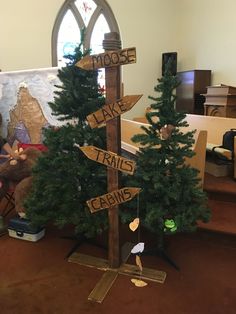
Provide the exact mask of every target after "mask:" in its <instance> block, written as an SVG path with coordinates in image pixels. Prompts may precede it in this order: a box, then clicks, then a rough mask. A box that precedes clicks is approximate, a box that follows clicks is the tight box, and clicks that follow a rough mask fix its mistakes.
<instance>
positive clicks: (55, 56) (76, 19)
mask: <svg viewBox="0 0 236 314" xmlns="http://www.w3.org/2000/svg"><path fill="white" fill-rule="evenodd" d="M84 27H85V28H86V32H85V39H84V49H88V48H90V49H91V51H92V53H100V52H102V51H103V48H102V41H103V38H104V34H105V33H108V32H117V33H119V28H118V25H117V22H116V19H115V17H114V14H113V13H112V10H111V8H110V7H109V5H108V4H107V2H106V1H105V0H66V1H65V2H64V4H63V5H62V7H61V9H60V11H59V13H58V15H57V18H56V21H55V24H54V28H53V32H52V66H59V67H61V66H64V65H65V59H64V58H63V56H64V55H65V54H68V53H70V52H73V51H74V48H75V46H76V45H77V44H78V43H79V42H80V31H81V29H83V28H84Z"/></svg>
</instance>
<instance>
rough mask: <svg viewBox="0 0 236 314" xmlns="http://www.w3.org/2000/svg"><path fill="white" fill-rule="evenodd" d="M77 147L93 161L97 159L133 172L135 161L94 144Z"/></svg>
mask: <svg viewBox="0 0 236 314" xmlns="http://www.w3.org/2000/svg"><path fill="white" fill-rule="evenodd" d="M79 148H80V149H81V150H82V152H83V153H84V154H85V155H86V156H87V157H88V158H89V159H92V160H94V161H97V162H99V163H101V164H103V165H105V166H108V167H111V168H114V169H117V170H120V171H123V172H126V173H128V174H133V173H134V169H135V162H134V161H133V160H129V159H127V158H124V157H121V156H119V155H117V154H115V153H112V152H108V151H106V150H103V149H100V148H97V147H95V146H83V147H80V146H79Z"/></svg>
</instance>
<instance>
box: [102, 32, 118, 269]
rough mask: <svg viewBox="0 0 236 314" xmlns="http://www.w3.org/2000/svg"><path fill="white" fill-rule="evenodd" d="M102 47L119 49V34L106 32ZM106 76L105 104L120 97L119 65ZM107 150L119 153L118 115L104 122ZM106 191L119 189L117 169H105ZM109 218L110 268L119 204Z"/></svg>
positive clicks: (115, 245) (107, 70)
mask: <svg viewBox="0 0 236 314" xmlns="http://www.w3.org/2000/svg"><path fill="white" fill-rule="evenodd" d="M103 48H104V50H105V51H109V50H118V49H121V41H120V38H119V34H118V33H115V32H111V33H107V34H105V36H104V41H103ZM105 77H106V104H110V103H113V102H115V101H116V100H118V99H120V98H121V81H120V66H116V67H110V68H105ZM106 136H107V150H108V151H111V152H114V153H116V154H118V155H119V154H120V150H121V135H120V117H117V118H114V119H113V120H111V121H108V122H107V123H106ZM107 185H108V189H107V190H108V192H111V191H114V190H117V189H119V173H118V171H117V170H115V169H112V168H108V169H107ZM108 218H109V252H108V260H109V266H110V268H117V267H119V266H120V243H119V242H120V241H119V206H118V205H116V206H114V207H112V208H111V209H109V210H108Z"/></svg>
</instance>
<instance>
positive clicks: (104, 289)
mask: <svg viewBox="0 0 236 314" xmlns="http://www.w3.org/2000/svg"><path fill="white" fill-rule="evenodd" d="M117 276H118V272H117V271H113V270H107V271H106V272H105V273H104V274H103V276H102V278H101V279H100V280H99V282H98V283H97V284H96V286H95V288H94V289H93V290H92V292H91V293H90V295H89V297H88V300H90V301H94V302H98V303H102V301H103V300H104V298H105V296H106V295H107V293H108V291H109V290H110V289H111V287H112V285H113V283H114V282H115V280H116V278H117Z"/></svg>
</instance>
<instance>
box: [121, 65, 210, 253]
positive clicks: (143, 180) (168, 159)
mask: <svg viewBox="0 0 236 314" xmlns="http://www.w3.org/2000/svg"><path fill="white" fill-rule="evenodd" d="M170 68H171V59H170V62H169V63H168V64H167V67H166V71H165V74H164V76H163V77H162V78H160V79H158V84H157V85H156V86H155V88H154V90H155V91H156V92H157V93H158V96H157V97H149V98H150V99H151V100H152V101H153V104H151V106H150V109H151V110H150V111H149V112H148V113H147V114H146V118H147V120H148V122H149V124H150V126H147V127H146V126H143V127H142V129H143V130H144V131H145V132H144V133H143V134H137V135H135V136H134V137H133V138H132V140H133V141H134V142H135V143H140V144H141V148H140V152H139V153H138V154H137V156H136V157H137V158H136V163H137V169H136V172H135V174H134V176H133V178H132V180H133V181H132V182H130V183H129V184H131V185H133V186H138V187H140V188H142V192H141V193H140V196H139V208H140V211H139V212H140V221H141V223H142V225H143V226H145V227H146V228H147V229H148V230H150V231H151V232H153V233H156V234H157V240H158V245H157V248H159V249H163V247H164V241H163V240H164V235H165V234H175V233H177V232H185V231H194V230H196V227H197V221H198V220H202V221H204V222H207V221H208V220H209V217H210V212H209V209H208V207H207V200H206V195H205V193H204V192H203V191H202V189H201V187H200V185H199V179H198V177H197V175H198V170H197V169H194V168H191V167H190V166H188V165H186V163H185V158H186V157H192V156H193V154H194V152H193V150H192V148H191V147H192V145H193V143H194V131H191V132H183V129H184V127H186V126H188V124H187V122H186V121H185V120H184V118H185V116H186V115H185V114H184V113H180V112H177V111H176V110H175V101H176V96H175V94H174V91H175V89H176V87H177V86H178V84H180V82H179V81H178V79H177V77H176V76H173V75H172V74H171V72H170V70H169V69H170ZM135 206H137V205H136V204H135V202H133V207H135ZM131 212H132V211H131V210H129V211H125V212H122V215H123V218H124V217H125V219H127V215H128V214H130V213H131Z"/></svg>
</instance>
